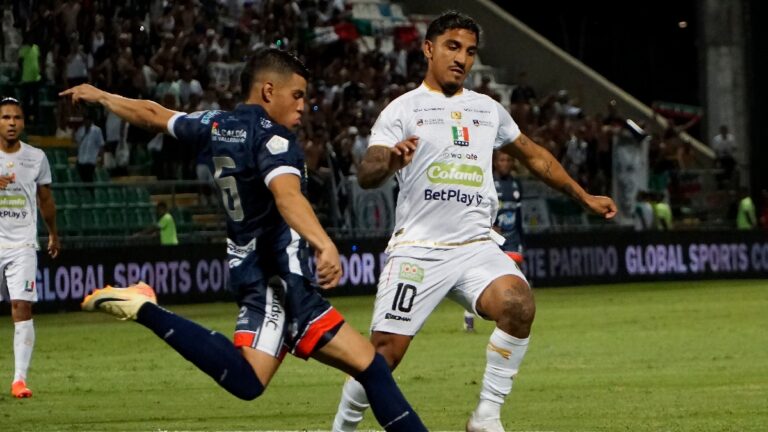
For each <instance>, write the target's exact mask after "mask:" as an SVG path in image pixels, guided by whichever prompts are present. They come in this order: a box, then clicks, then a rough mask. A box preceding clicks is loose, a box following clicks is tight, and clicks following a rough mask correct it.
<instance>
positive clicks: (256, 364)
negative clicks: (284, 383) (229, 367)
mask: <svg viewBox="0 0 768 432" xmlns="http://www.w3.org/2000/svg"><path fill="white" fill-rule="evenodd" d="M240 352H241V353H242V354H243V357H245V359H246V360H247V361H248V363H250V365H251V367H252V368H253V371H254V372H255V373H256V376H257V377H258V378H259V381H261V384H262V385H263V386H264V388H266V387H267V385H269V382H270V381H271V380H272V377H273V376H275V373H277V369H279V368H280V365H281V364H282V362H281V361H280V359H277V358H275V357H274V356H272V355H270V354H267V353H265V352H262V351H259V350H257V349H253V348H251V347H240Z"/></svg>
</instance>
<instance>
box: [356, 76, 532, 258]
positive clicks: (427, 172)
mask: <svg viewBox="0 0 768 432" xmlns="http://www.w3.org/2000/svg"><path fill="white" fill-rule="evenodd" d="M411 135H415V136H417V137H419V142H418V146H417V148H416V153H415V154H414V157H413V161H412V162H411V163H410V164H409V165H408V166H406V167H405V168H403V169H402V170H400V171H398V172H397V173H396V176H397V181H398V183H399V186H400V193H399V195H398V197H397V211H396V219H395V231H394V233H393V234H392V239H391V240H390V243H389V249H390V250H391V249H393V248H396V247H399V246H423V247H438V248H451V247H455V246H460V245H463V244H467V243H470V242H474V241H481V240H487V239H489V238H490V231H491V226H492V223H493V220H494V218H495V217H496V211H497V209H498V198H497V195H496V189H495V187H494V183H493V175H492V166H491V164H492V159H493V150H494V149H495V148H498V147H500V146H502V145H504V144H507V143H510V142H512V141H514V140H516V139H517V138H518V137H519V136H520V129H519V128H518V126H517V124H516V123H515V122H514V120H512V117H511V116H510V115H509V113H508V112H507V110H505V109H504V107H502V106H501V104H499V103H498V102H496V101H494V100H493V99H491V98H490V97H488V96H485V95H483V94H480V93H476V92H473V91H471V90H467V89H463V90H462V92H461V93H460V94H458V95H455V96H452V97H446V96H445V95H444V94H443V93H441V92H438V91H435V90H431V89H430V88H429V87H427V86H426V84H422V85H421V86H419V87H418V88H416V89H414V90H412V91H410V92H408V93H405V94H404V95H402V96H400V97H399V98H397V99H395V100H394V101H392V103H390V104H389V105H388V106H387V107H386V108H385V109H384V110H383V111H382V112H381V114H380V115H379V118H378V119H377V120H376V124H375V125H374V126H373V129H372V130H371V138H370V143H369V146H374V145H384V146H388V147H394V146H395V144H397V143H398V142H400V141H403V140H405V139H406V138H408V137H409V136H411Z"/></svg>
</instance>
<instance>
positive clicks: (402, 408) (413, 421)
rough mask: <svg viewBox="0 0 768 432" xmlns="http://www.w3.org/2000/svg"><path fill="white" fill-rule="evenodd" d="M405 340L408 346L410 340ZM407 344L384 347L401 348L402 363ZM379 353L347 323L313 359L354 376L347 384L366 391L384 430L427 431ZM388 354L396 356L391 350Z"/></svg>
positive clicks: (398, 359)
mask: <svg viewBox="0 0 768 432" xmlns="http://www.w3.org/2000/svg"><path fill="white" fill-rule="evenodd" d="M374 334H375V333H374ZM387 334H388V333H387ZM396 336H397V335H396ZM401 338H402V336H401ZM406 338H407V339H408V343H409V342H410V337H406ZM372 340H373V338H372ZM401 342H402V341H401ZM408 343H405V345H394V346H393V345H387V344H383V346H384V347H385V348H387V347H388V348H392V349H393V350H394V349H398V348H401V349H402V352H400V353H399V356H398V357H397V362H398V363H399V361H400V359H402V356H403V354H405V350H406V349H407V347H408ZM376 351H379V347H378V346H377V348H376V350H374V346H373V345H371V343H369V342H368V341H367V340H366V339H365V338H364V337H363V336H361V335H360V333H358V332H357V330H355V329H353V328H352V327H351V326H349V325H348V324H344V325H343V326H342V327H341V328H340V329H339V332H338V333H337V334H336V336H335V337H334V338H333V339H331V341H330V342H328V344H326V345H325V346H323V347H322V348H321V349H320V350H318V351H316V352H315V353H314V354H313V355H312V357H314V358H315V359H317V360H318V361H321V362H323V363H325V364H328V365H330V366H333V367H335V368H337V369H340V370H342V371H344V372H346V373H347V374H349V375H350V376H352V377H354V378H355V379H350V380H349V381H348V383H354V384H355V385H356V386H357V387H358V388H359V389H363V392H362V393H363V394H362V396H363V399H364V400H365V401H366V406H367V401H368V400H369V399H370V401H371V407H372V409H373V413H374V415H375V416H376V420H378V422H379V424H381V425H382V426H384V429H385V430H387V431H426V430H427V429H426V428H425V427H424V425H423V424H422V423H421V420H420V419H419V418H418V416H417V415H416V413H415V412H414V411H413V409H411V407H410V405H409V404H408V402H407V401H406V400H405V397H403V395H402V393H401V392H400V390H399V389H398V388H397V385H396V384H395V381H394V379H393V378H392V373H391V371H390V367H391V363H390V362H389V360H387V359H385V358H384V356H382V355H381V354H380V352H381V351H379V353H377V352H376ZM388 352H391V353H393V354H396V353H395V352H394V351H392V350H390V351H388ZM345 387H346V386H345ZM366 396H367V397H366Z"/></svg>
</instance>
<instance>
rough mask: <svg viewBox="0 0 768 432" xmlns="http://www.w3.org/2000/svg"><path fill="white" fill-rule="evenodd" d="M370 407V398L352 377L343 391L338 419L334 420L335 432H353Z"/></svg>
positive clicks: (345, 384) (337, 412)
mask: <svg viewBox="0 0 768 432" xmlns="http://www.w3.org/2000/svg"><path fill="white" fill-rule="evenodd" d="M368 406H369V404H368V396H366V394H365V389H364V388H363V386H362V385H361V384H360V383H359V382H357V381H355V380H354V379H352V378H351V377H350V378H347V382H345V383H344V388H343V389H342V391H341V401H340V402H339V408H338V410H337V411H336V418H334V419H333V432H353V431H354V430H355V429H357V425H358V424H360V422H361V421H363V413H365V410H366V409H368Z"/></svg>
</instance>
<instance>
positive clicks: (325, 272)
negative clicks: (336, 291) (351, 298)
mask: <svg viewBox="0 0 768 432" xmlns="http://www.w3.org/2000/svg"><path fill="white" fill-rule="evenodd" d="M315 275H316V276H317V283H318V284H319V285H320V287H321V288H323V289H331V288H334V287H336V285H338V284H339V280H340V279H341V260H340V259H339V251H338V250H337V249H336V246H334V245H333V243H331V244H330V245H329V246H328V247H325V248H323V249H322V250H318V251H316V252H315Z"/></svg>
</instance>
